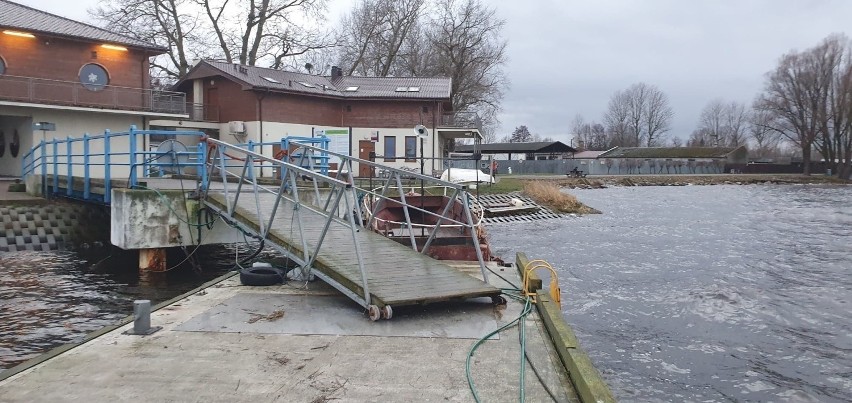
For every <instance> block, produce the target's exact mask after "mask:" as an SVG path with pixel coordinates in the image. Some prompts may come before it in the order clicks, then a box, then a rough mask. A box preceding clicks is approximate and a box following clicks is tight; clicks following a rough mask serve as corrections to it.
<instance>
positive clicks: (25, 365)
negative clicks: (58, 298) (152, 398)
mask: <svg viewBox="0 0 852 403" xmlns="http://www.w3.org/2000/svg"><path fill="white" fill-rule="evenodd" d="M237 274H239V272H236V271H231V272H228V273H225V274H223V275H221V276H219V277H216V278H214V279H213V280H210V281H208V282H206V283H204V284H201V285H200V286H198V287H196V288H193V289H192V290H189V291H187V292H185V293H183V294H181V295H178V296H176V297H174V298H172V299H169V300H167V301H163V302H161V303H159V304H157V305H155V306H154V307H153V308H152V309H151V311H152V312H156V311H158V310H160V309H162V308H165V307H167V306H169V305H171V304H173V303H175V302H177V301H180V300H182V299H184V298H186V297H188V296H190V295H193V294H195V293H198V292H200V291H203V290H204V289H206V288H208V287H211V286H213V285H216V284H218V283H221V282H222V281H225V280H227V279H229V278H231V277H233V276H236V275H237ZM131 322H133V315H128V316H126V317H124V318H123V319H121V320H119V321H118V322H117V323H115V324H114V325H109V326H104V327H102V328H100V329H98V330H96V331H94V332H91V333H89V334H87V335H86V337H84V338H83V340H80V341H79V342H76V343H68V344H64V345H61V346H59V347H56V348H54V349H52V350H50V351H48V352H46V353H44V354H42V355H39V356H38V357H35V358H32V359H29V360H27V361H24V362H22V363H20V364H18V365H16V366H14V367H12V368H9V369H7V370H5V371H3V372H0V381H2V380H5V379H6V378H10V377H12V376H13V375H16V374H19V373H21V372H23V371H26V370H28V369H30V368H32V367H35V366H36V365H39V364H41V363H43V362H45V361H47V360H49V359H51V358H53V357H56V356H58V355H60V354H62V353H65V352H66V351H69V350H71V349H73V348H75V347H79V346H82V345H83V344H86V343H88V342H89V341H92V340H94V339H96V338H98V337H100V336H102V335H104V334H107V333H109V332H111V331H113V330H115V329H118V328H120V327H122V326H124V325H126V324H128V323H131Z"/></svg>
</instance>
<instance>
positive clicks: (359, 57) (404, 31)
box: [339, 0, 424, 77]
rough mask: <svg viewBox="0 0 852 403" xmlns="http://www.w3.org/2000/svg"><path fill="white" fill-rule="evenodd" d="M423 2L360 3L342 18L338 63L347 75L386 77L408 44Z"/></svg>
mask: <svg viewBox="0 0 852 403" xmlns="http://www.w3.org/2000/svg"><path fill="white" fill-rule="evenodd" d="M423 6H424V0H361V1H360V2H359V3H357V4H356V5H355V8H354V9H353V10H352V12H351V13H350V14H349V15H347V16H345V17H344V18H343V21H342V22H341V26H342V27H343V28H342V30H341V34H340V42H341V47H340V59H339V60H340V62H341V64H342V65H345V66H348V67H347V74H348V75H352V74H358V75H363V76H377V77H386V76H388V75H390V74H391V73H392V71H393V70H394V69H395V68H397V65H398V63H399V60H400V57H401V53H402V51H403V49H404V45H406V44H408V45H416V44H417V43H416V42H411V39H412V38H414V37H415V36H413V35H411V34H412V31H415V30H417V24H418V21H419V19H420V16H421V13H422V11H423V8H424V7H423Z"/></svg>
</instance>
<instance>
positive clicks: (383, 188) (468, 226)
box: [294, 143, 488, 282]
mask: <svg viewBox="0 0 852 403" xmlns="http://www.w3.org/2000/svg"><path fill="white" fill-rule="evenodd" d="M294 144H296V145H298V146H299V147H300V149H302V150H304V152H302V153H300V154H299V159H298V163H297V164H296V165H298V166H306V165H307V166H308V167H309V168H310V169H311V170H314V169H313V167H312V166H311V161H314V160H316V158H312V156H313V155H316V154H321V155H328V156H330V157H332V158H335V159H338V160H340V163H339V164H338V165H337V170H336V171H331V172H329V175H331V176H334V177H337V178H348V180H349V182H350V183H351V184H352V186H353V187H354V188H355V189H356V194H357V195H358V197H359V199H358V200H359V201H363V200H364V199H365V198H366V199H368V202H367V203H360V202H359V203H355V204H356V206H355V209H356V211H355V214H356V215H357V216H358V217H366V220H365V221H366V227H367V228H371V227H372V225H373V222H374V221H375V220H376V214H377V213H378V212H379V211H381V210H382V209H383V208H386V207H390V206H395V207H401V209H402V211H403V215H404V217H405V223H404V225H405V228H406V229H407V230H408V231H407V233H408V237H409V242H410V244H411V248H412V249H414V250H415V251H418V252H420V253H423V254H426V253H427V252H428V251H429V248H430V246H431V245H432V243H433V242H434V241H435V239H436V237H437V235H438V233H439V230H440V229H441V227H442V226H443V225H446V226H448V227H449V226H452V227H454V228H457V229H459V232H460V233H469V234H470V237H471V241H472V245H473V248H474V249H475V250H476V257H477V260H478V261H479V265H480V271H481V273H482V277H483V279H484V280H485V281H486V282H487V281H488V273H487V269H486V267H485V258H486V257H485V256H483V253H482V250H481V248H480V247H479V245H480V240H479V237H480V224H481V220H480V219H478V218H476V217H474V213H473V211H472V207H473V206H474V205H475V204H476V203H475V202H474V200H473V197H472V196H471V195H470V194H469V193H468V192H467V188H466V187H465V186H463V185H460V184H456V183H452V182H447V181H443V180H440V179H436V178H434V177H431V176H427V175H423V174H420V173H417V172H412V171H410V170H407V169H404V168H394V167H390V166H387V165H383V164H379V163H376V162H373V161H369V160H364V159H360V158H356V157H352V156H349V155H346V154H341V153H336V152H332V151H329V150H325V149H321V148H319V147H316V146H314V145H310V144H304V143H294ZM356 164H357V165H356ZM361 165H366V166H368V167H369V169H375V170H382V172H383V173H384V175H382V177H380V178H378V179H375V180H377V182H378V184H379V186H377V187H375V188H373V187H372V186H370V187H369V188H365V187H358V186H356V183H355V181H354V179H353V177H352V172H356V171H355V168H357V167H359V166H361ZM434 187H441V188H444V189H445V192H446V195H448V197H449V200H450V201H452V202H448V203H447V204H446V206H444V207H443V209H442V210H441V211H440V212H436V211H430V210H428V209H426V208H423V206H422V205H421V206H418V204H417V203H410V202H409V201H408V200H407V196H409V195H411V196H414V193H416V192H414V191H415V190H416V189H418V188H419V189H421V192H420V193H421V194H422V193H424V192H423V189H426V188H434ZM406 189H410V190H412V193H407V192H406ZM455 202H458V205H460V206H461V208H462V217H461V218H460V219H459V218H453V214H452V209H453V207H454V205H455V204H454V203H455ZM414 215H419V216H420V217H423V218H424V219H423V220H421V221H430V222H431V221H434V223H435V224H434V226H432V228H430V231H429V236H428V238H427V239H426V242H425V244H424V245H423V247H422V248H420V250H418V245H417V241H416V239H415V236H414V233H415V228H422V227H423V225H422V224H417V223H415V222H414V221H413V220H412V217H413V216H414ZM426 217H428V218H429V219H428V220H426V219H425V218H426Z"/></svg>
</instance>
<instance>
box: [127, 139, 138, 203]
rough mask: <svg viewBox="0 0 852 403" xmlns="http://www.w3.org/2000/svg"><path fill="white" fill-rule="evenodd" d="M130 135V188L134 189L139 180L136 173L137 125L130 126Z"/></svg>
mask: <svg viewBox="0 0 852 403" xmlns="http://www.w3.org/2000/svg"><path fill="white" fill-rule="evenodd" d="M128 137H129V138H130V147H129V149H130V152H129V156H130V188H131V189H132V188H134V187H136V184H137V183H136V182H137V181H138V178H137V174H136V126H130V132H129V133H128Z"/></svg>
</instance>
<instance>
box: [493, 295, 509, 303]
mask: <svg viewBox="0 0 852 403" xmlns="http://www.w3.org/2000/svg"><path fill="white" fill-rule="evenodd" d="M491 303H492V304H494V305H506V298H503V296H502V295H497V296H494V297H491Z"/></svg>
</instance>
